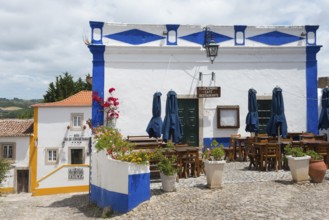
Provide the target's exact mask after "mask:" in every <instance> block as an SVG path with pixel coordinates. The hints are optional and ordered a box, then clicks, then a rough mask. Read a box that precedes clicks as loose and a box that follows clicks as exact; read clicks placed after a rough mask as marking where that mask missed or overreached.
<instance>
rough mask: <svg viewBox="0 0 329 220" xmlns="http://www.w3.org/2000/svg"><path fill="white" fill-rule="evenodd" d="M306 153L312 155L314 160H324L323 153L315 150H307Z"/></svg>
mask: <svg viewBox="0 0 329 220" xmlns="http://www.w3.org/2000/svg"><path fill="white" fill-rule="evenodd" d="M306 154H307V155H309V156H311V158H312V159H313V160H322V159H323V157H322V155H320V154H318V153H317V152H315V151H314V150H308V151H306Z"/></svg>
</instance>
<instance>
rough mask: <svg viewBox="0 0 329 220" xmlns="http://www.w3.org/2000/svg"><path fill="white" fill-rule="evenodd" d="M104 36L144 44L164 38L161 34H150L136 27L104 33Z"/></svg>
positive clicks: (133, 43) (129, 42)
mask: <svg viewBox="0 0 329 220" xmlns="http://www.w3.org/2000/svg"><path fill="white" fill-rule="evenodd" d="M104 37H106V38H109V39H113V40H117V41H121V42H124V43H128V44H132V45H140V44H145V43H149V42H152V41H156V40H162V39H164V38H165V37H163V36H159V35H156V34H152V33H149V32H146V31H141V30H138V29H131V30H128V31H122V32H119V33H115V34H109V35H105V36H104Z"/></svg>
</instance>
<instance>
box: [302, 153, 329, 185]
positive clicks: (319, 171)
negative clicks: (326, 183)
mask: <svg viewBox="0 0 329 220" xmlns="http://www.w3.org/2000/svg"><path fill="white" fill-rule="evenodd" d="M306 154H307V155H309V156H310V157H311V159H310V166H309V170H308V174H309V176H310V177H311V180H312V182H314V183H322V181H323V179H324V176H325V175H326V171H327V165H326V164H325V163H324V161H323V157H322V156H321V155H319V154H318V153H317V152H315V151H313V150H309V151H307V152H306Z"/></svg>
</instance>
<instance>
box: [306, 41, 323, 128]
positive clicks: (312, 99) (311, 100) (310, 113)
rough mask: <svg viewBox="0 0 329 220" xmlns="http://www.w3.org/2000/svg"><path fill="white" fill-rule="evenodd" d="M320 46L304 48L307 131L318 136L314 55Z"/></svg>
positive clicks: (316, 73) (316, 70)
mask: <svg viewBox="0 0 329 220" xmlns="http://www.w3.org/2000/svg"><path fill="white" fill-rule="evenodd" d="M320 48H321V46H307V47H306V99H307V102H306V105H307V131H308V132H312V133H314V134H318V133H319V130H318V81H317V80H318V67H317V60H316V54H317V53H318V52H319V51H320Z"/></svg>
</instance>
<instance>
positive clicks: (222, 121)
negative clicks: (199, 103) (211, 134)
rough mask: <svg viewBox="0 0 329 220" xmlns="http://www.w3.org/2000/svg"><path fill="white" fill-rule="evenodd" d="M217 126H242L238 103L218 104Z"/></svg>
mask: <svg viewBox="0 0 329 220" xmlns="http://www.w3.org/2000/svg"><path fill="white" fill-rule="evenodd" d="M217 128H240V108H239V106H238V105H231V106H230V105H227V106H217Z"/></svg>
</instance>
